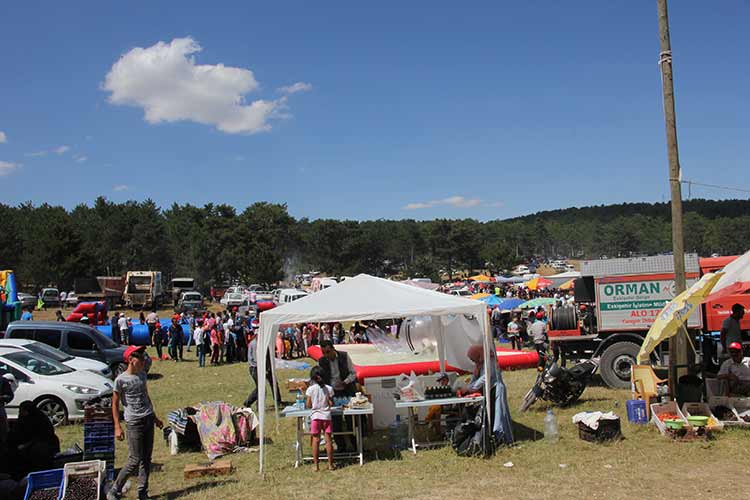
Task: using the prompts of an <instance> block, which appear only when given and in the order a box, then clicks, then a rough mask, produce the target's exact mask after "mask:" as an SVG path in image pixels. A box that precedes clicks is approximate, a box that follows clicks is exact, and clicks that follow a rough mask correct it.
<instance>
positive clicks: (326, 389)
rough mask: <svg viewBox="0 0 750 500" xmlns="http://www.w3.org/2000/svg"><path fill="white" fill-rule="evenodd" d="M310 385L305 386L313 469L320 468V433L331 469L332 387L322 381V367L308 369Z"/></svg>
mask: <svg viewBox="0 0 750 500" xmlns="http://www.w3.org/2000/svg"><path fill="white" fill-rule="evenodd" d="M310 382H311V383H310V387H308V388H307V391H306V392H305V395H306V396H307V404H306V406H307V408H311V409H312V413H311V414H310V421H311V424H310V433H311V434H312V450H313V462H315V470H316V471H318V470H320V466H319V465H318V454H319V448H320V433H321V432H325V435H326V455H328V470H333V444H332V441H331V432H332V431H333V425H332V423H331V405H332V404H333V400H332V397H333V388H332V387H331V386H330V385H326V384H325V383H323V369H322V368H320V367H319V366H315V367H313V369H312V370H310Z"/></svg>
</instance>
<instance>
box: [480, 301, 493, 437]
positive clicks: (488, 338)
mask: <svg viewBox="0 0 750 500" xmlns="http://www.w3.org/2000/svg"><path fill="white" fill-rule="evenodd" d="M482 314H484V316H483V318H484V407H485V410H486V411H487V422H488V423H489V425H490V431H492V412H491V407H490V405H491V404H495V402H494V401H490V396H492V392H491V391H492V385H491V383H490V378H491V374H492V372H491V371H490V359H491V352H490V349H493V348H494V345H493V342H492V332H490V323H489V321H487V314H486V313H485V311H482Z"/></svg>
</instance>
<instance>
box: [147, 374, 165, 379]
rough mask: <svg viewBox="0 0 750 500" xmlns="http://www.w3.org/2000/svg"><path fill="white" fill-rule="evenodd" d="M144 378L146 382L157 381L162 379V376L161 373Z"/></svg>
mask: <svg viewBox="0 0 750 500" xmlns="http://www.w3.org/2000/svg"><path fill="white" fill-rule="evenodd" d="M146 378H147V379H148V380H159V379H160V378H164V375H162V374H161V373H149V374H148V375H146Z"/></svg>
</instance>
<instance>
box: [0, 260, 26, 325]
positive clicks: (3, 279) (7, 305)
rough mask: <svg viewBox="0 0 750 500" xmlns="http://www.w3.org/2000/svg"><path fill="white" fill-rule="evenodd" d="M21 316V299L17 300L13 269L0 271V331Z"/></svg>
mask: <svg viewBox="0 0 750 500" xmlns="http://www.w3.org/2000/svg"><path fill="white" fill-rule="evenodd" d="M20 318H21V301H20V300H18V290H17V289H16V278H15V276H14V275H13V271H10V270H7V271H0V331H4V330H5V328H6V327H7V326H8V323H10V322H12V321H16V320H17V319H20Z"/></svg>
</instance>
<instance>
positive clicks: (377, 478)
mask: <svg viewBox="0 0 750 500" xmlns="http://www.w3.org/2000/svg"><path fill="white" fill-rule="evenodd" d="M152 354H153V353H152ZM187 359H188V361H185V362H183V363H173V362H167V361H165V362H157V363H156V364H155V365H154V369H153V371H154V372H156V373H158V374H160V375H161V377H160V378H158V379H155V380H151V381H150V382H149V389H150V392H151V395H152V398H153V400H154V403H155V405H156V408H157V411H158V413H159V415H160V416H162V417H164V416H165V414H166V413H167V412H168V411H170V410H172V409H175V408H179V407H182V406H186V405H191V404H195V403H198V402H200V401H202V400H224V401H227V402H229V403H232V404H235V405H238V404H240V403H241V402H242V401H243V400H244V398H245V396H246V395H247V393H248V391H249V390H250V389H251V388H252V385H251V384H252V382H250V381H249V378H248V376H247V370H246V368H245V366H243V365H241V364H234V365H228V366H220V367H217V368H212V367H207V368H204V369H199V368H198V366H197V362H196V361H195V358H194V351H193V352H192V353H190V354H188V355H187ZM299 374H300V372H282V373H281V377H282V378H285V377H290V376H299ZM533 377H534V372H533V371H531V370H527V371H519V372H508V373H505V381H506V384H507V386H508V389H509V395H510V404H511V409H512V413H513V418H514V422H515V424H516V434H517V440H518V443H517V445H516V446H514V447H512V448H509V449H501V450H500V451H499V452H498V453H497V455H496V456H495V457H494V458H492V459H490V460H481V459H467V458H459V457H457V456H456V455H455V454H454V453H453V451H452V450H451V449H450V448H443V449H437V450H431V451H423V452H420V454H419V455H417V456H413V455H411V454H404V456H403V458H402V459H384V458H383V457H382V456H381V457H379V459H377V458H376V457H375V456H370V457H369V458H368V460H367V462H366V463H365V465H364V467H362V468H360V467H358V466H345V467H342V468H341V469H339V470H337V471H335V472H327V471H324V472H320V473H315V472H314V471H313V470H312V468H311V467H310V466H305V467H302V468H300V469H294V468H293V466H292V464H293V457H294V451H293V449H292V442H293V436H294V432H293V426H294V422H293V421H291V420H282V421H281V422H280V433H279V434H272V435H271V437H272V439H273V440H274V443H273V444H272V445H270V446H269V447H268V457H267V465H268V472H267V474H266V477H265V480H261V478H260V477H259V475H258V458H257V454H254V453H251V454H238V455H233V456H231V457H230V458H231V460H232V462H233V463H234V465H235V467H236V472H234V474H233V475H231V476H228V477H226V478H221V479H205V480H199V479H195V480H188V481H185V480H183V478H182V469H183V467H184V466H185V464H187V463H197V462H205V461H206V456H205V455H204V454H202V453H185V454H180V455H177V456H175V457H173V456H170V455H169V452H168V448H167V446H166V445H165V443H164V441H163V440H157V442H156V444H155V447H154V461H155V462H156V463H158V464H161V465H162V469H161V470H160V471H158V472H155V473H153V474H152V476H151V478H152V481H151V485H152V486H151V493H152V495H153V496H154V497H156V498H162V499H164V498H184V499H205V498H209V497H210V498H215V499H242V498H248V499H256V498H282V499H289V498H309V497H311V496H320V497H327V498H352V499H357V500H366V499H375V498H417V499H422V498H424V499H435V498H500V497H502V498H518V499H526V498H552V497H558V498H566V497H568V498H582V497H584V498H606V499H619V498H622V499H625V498H627V499H632V498H675V497H678V496H679V497H680V498H708V497H710V498H712V499H714V498H736V497H737V491H741V490H738V489H737V487H739V488H742V486H740V485H741V484H742V482H743V480H744V477H745V473H746V469H747V468H746V465H745V463H744V460H743V459H744V458H745V457H746V456H747V454H748V451H750V447H749V446H748V440H747V435H746V434H745V432H743V431H741V430H734V431H727V432H725V433H724V434H723V435H719V436H718V437H717V439H715V440H714V441H712V442H708V443H707V442H694V443H674V442H671V441H669V440H667V439H666V438H664V437H662V436H660V435H659V434H658V432H657V431H656V430H655V429H654V428H653V427H651V426H649V427H643V426H636V425H631V424H628V423H627V421H626V419H625V418H624V415H625V400H626V399H627V397H628V392H627V391H613V390H610V389H607V388H603V387H591V388H589V389H587V390H586V392H585V393H584V395H583V399H582V401H581V402H580V404H579V405H577V406H576V407H574V408H570V409H564V410H559V411H558V410H556V414H557V415H558V418H559V421H560V424H561V439H560V441H559V442H558V443H555V444H550V443H547V442H545V441H543V440H539V438H540V437H541V436H540V434H539V431H540V430H541V429H542V420H543V417H544V413H545V410H546V407H545V406H544V404H543V403H537V406H536V407H532V409H531V410H530V411H529V412H528V413H525V414H519V413H518V412H517V410H516V409H517V408H518V406H519V404H520V400H521V397H522V395H523V393H524V392H525V391H526V390H527V389H528V388H529V386H530V385H531V383H532V382H533ZM582 410H615V411H616V412H617V413H618V414H620V415H621V416H623V420H624V422H623V434H624V436H625V439H624V440H622V441H620V442H617V443H613V444H609V445H593V444H589V443H585V442H583V441H581V440H579V439H578V435H577V430H576V428H575V427H574V426H573V424H572V423H571V421H570V418H571V416H572V415H573V414H575V413H576V412H578V411H582ZM272 422H273V419H271V423H272ZM749 432H750V431H749ZM58 434H59V436H60V437H61V441H62V443H63V446H69V445H72V444H73V443H74V442H78V443H82V439H83V436H82V427H81V426H80V425H72V426H68V427H65V428H62V429H60V430H59V432H58ZM371 439H378V437H377V436H374V437H372V438H371ZM125 457H126V449H125V446H124V444H123V443H118V445H117V466H120V465H121V464H122V463H123V461H124V460H125ZM509 461H510V462H513V464H514V465H513V467H512V468H505V467H503V464H504V463H505V462H509ZM560 464H565V465H566V466H565V467H564V468H563V467H561V466H560ZM738 479H739V480H740V483H739V484H740V485H738V486H737V487H735V486H732V485H733V484H737V480H738ZM131 496H134V494H133V493H131Z"/></svg>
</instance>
